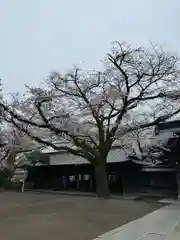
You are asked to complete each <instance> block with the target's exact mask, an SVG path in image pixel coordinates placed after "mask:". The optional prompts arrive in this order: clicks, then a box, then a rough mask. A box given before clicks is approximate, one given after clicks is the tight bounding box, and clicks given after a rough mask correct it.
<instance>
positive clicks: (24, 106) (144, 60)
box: [0, 42, 180, 197]
mask: <svg viewBox="0 0 180 240" xmlns="http://www.w3.org/2000/svg"><path fill="white" fill-rule="evenodd" d="M178 80H179V58H178V57H176V56H172V55H169V54H166V53H165V52H164V51H163V49H162V48H161V47H159V46H151V48H150V49H149V50H147V49H144V48H135V49H134V48H131V47H130V46H129V45H127V44H120V43H119V42H115V43H114V45H113V48H112V51H111V53H110V54H108V55H107V57H106V59H105V70H104V71H83V70H80V69H77V68H75V69H73V70H72V71H69V72H68V73H67V74H59V73H52V74H51V76H50V77H49V78H48V80H47V81H46V85H44V86H43V87H39V88H35V87H28V88H27V89H28V93H27V94H26V96H23V98H20V97H19V98H16V100H14V101H13V103H7V102H1V104H0V106H1V107H2V108H3V110H4V111H5V112H6V114H5V119H6V121H8V122H11V123H13V124H14V126H16V128H17V129H19V130H20V131H22V132H23V133H25V134H27V135H28V136H30V137H31V138H32V139H33V140H35V141H37V142H39V143H41V144H43V145H48V146H51V147H52V148H53V149H55V150H66V151H67V152H69V153H71V154H74V155H77V156H80V157H83V158H85V159H87V160H88V161H89V162H90V163H91V164H92V165H93V166H94V169H95V177H96V190H97V193H98V195H99V196H101V197H107V196H109V189H108V182H107V176H106V161H107V157H108V154H109V152H110V151H111V150H112V148H113V146H114V145H115V144H116V145H117V142H118V145H119V147H120V148H123V147H124V146H127V145H128V144H129V143H131V141H132V138H133V137H134V136H135V134H133V133H134V131H135V130H138V129H143V128H150V127H152V126H154V125H156V124H157V123H159V122H161V121H164V120H166V119H169V118H171V117H172V116H173V115H175V114H177V113H179V112H180V107H179V106H173V105H172V104H171V101H170V100H168V99H166V97H165V96H166V92H167V91H170V89H172V87H173V88H176V87H177V85H178V84H179V83H178ZM64 140H66V141H65V142H64Z"/></svg>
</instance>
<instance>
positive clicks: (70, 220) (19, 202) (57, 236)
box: [0, 192, 162, 240]
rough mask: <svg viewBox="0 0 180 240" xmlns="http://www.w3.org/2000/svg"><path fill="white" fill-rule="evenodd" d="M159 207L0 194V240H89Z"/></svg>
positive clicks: (97, 200)
mask: <svg viewBox="0 0 180 240" xmlns="http://www.w3.org/2000/svg"><path fill="white" fill-rule="evenodd" d="M161 206H162V205H161V204H159V203H157V202H156V201H148V202H145V201H134V200H119V199H109V200H100V199H97V198H93V197H81V196H64V195H51V194H40V193H39V194H38V193H30V192H25V193H15V192H1V193H0V239H3V240H32V239H33V240H36V239H38V240H50V239H51V240H74V239H78V240H91V239H93V238H95V237H97V236H99V235H101V234H102V233H105V232H107V231H109V230H111V229H114V228H116V227H118V226H120V225H122V224H125V223H127V222H129V221H132V220H134V219H137V218H139V217H141V216H143V215H145V214H147V213H149V212H151V211H153V210H155V209H157V208H160V207H161Z"/></svg>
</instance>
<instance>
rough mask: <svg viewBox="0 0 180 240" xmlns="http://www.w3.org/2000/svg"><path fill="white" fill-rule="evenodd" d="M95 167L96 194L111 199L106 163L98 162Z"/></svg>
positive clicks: (103, 161)
mask: <svg viewBox="0 0 180 240" xmlns="http://www.w3.org/2000/svg"><path fill="white" fill-rule="evenodd" d="M94 167H95V179H96V193H97V195H98V197H101V198H108V197H110V191H109V188H108V180H107V174H106V161H105V160H102V161H97V162H96V165H95V166H94Z"/></svg>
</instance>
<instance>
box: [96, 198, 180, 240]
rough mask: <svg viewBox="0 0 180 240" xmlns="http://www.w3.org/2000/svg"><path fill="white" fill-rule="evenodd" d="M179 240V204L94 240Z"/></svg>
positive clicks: (176, 203) (169, 206)
mask: <svg viewBox="0 0 180 240" xmlns="http://www.w3.org/2000/svg"><path fill="white" fill-rule="evenodd" d="M119 239H121V240H180V202H178V201H176V202H175V204H172V205H168V206H166V207H163V208H161V209H159V210H157V211H154V212H152V213H150V214H148V215H146V216H144V217H142V218H140V219H138V220H135V221H132V222H130V223H128V224H126V225H123V226H121V227H119V228H117V229H114V230H112V231H110V232H108V233H106V234H104V235H102V236H100V237H98V238H96V239H94V240H119Z"/></svg>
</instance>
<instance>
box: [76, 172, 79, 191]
mask: <svg viewBox="0 0 180 240" xmlns="http://www.w3.org/2000/svg"><path fill="white" fill-rule="evenodd" d="M76 187H77V189H79V173H78V174H76Z"/></svg>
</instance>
